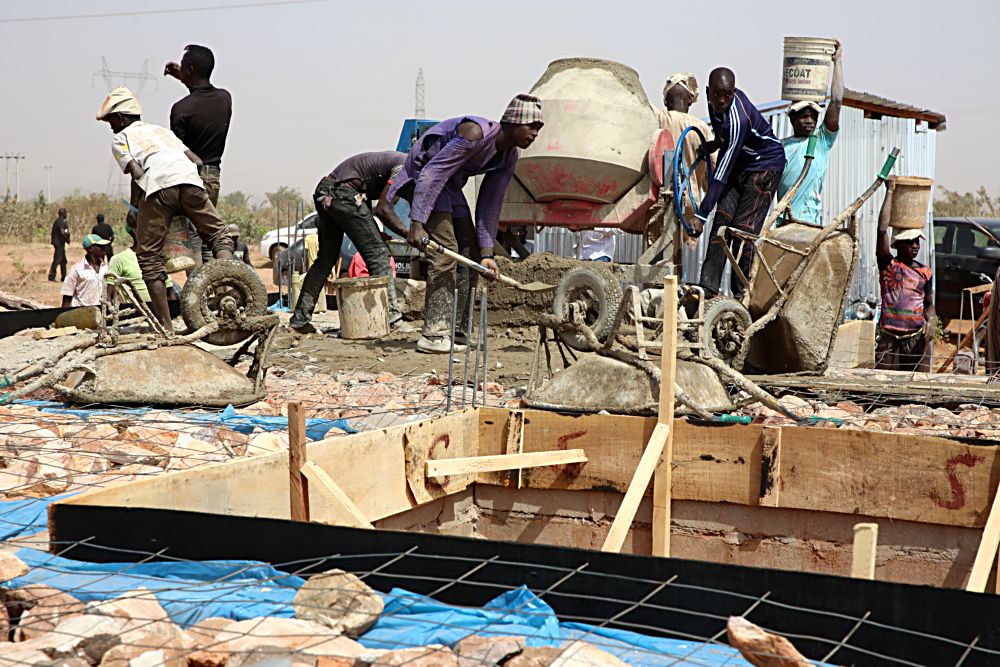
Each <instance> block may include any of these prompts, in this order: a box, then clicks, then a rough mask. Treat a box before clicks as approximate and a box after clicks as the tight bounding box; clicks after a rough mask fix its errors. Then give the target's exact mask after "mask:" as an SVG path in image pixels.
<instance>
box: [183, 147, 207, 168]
mask: <svg viewBox="0 0 1000 667" xmlns="http://www.w3.org/2000/svg"><path fill="white" fill-rule="evenodd" d="M184 155H187V159H189V160H191V161H192V162H194V163H195V165H197V166H198V167H203V166H204V165H205V163H204V162H202V160H201V158H200V157H198V156H197V155H195V154H194V153H192V152H191V151H184Z"/></svg>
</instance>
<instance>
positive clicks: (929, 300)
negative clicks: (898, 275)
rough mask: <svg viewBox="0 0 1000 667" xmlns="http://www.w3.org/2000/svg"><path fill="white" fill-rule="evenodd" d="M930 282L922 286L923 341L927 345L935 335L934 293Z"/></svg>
mask: <svg viewBox="0 0 1000 667" xmlns="http://www.w3.org/2000/svg"><path fill="white" fill-rule="evenodd" d="M931 285H932V283H931V281H930V280H928V281H927V284H926V285H924V340H926V341H927V342H928V343H929V342H931V341H932V340H934V336H935V335H936V334H937V313H935V311H934V291H933V290H932V289H931Z"/></svg>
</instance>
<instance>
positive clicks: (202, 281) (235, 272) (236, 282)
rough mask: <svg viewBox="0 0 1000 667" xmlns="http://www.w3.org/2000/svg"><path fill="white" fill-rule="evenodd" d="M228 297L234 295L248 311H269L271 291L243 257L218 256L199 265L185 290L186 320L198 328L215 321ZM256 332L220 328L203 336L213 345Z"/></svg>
mask: <svg viewBox="0 0 1000 667" xmlns="http://www.w3.org/2000/svg"><path fill="white" fill-rule="evenodd" d="M227 297H232V299H233V300H234V301H235V302H236V307H237V309H238V311H239V312H241V313H243V314H244V315H247V316H250V317H253V316H257V315H264V314H265V313H267V292H266V291H265V289H264V283H262V282H261V280H260V277H259V276H258V275H257V272H256V271H254V270H253V269H252V268H250V267H249V266H247V265H246V264H244V263H243V262H241V261H239V260H235V259H215V260H212V261H209V262H206V263H204V264H202V265H201V266H200V267H198V268H197V269H195V270H194V271H193V272H192V273H191V277H190V278H189V279H188V281H187V283H186V284H185V285H184V289H183V291H181V298H180V306H181V317H182V318H184V323H185V324H187V325H188V327H189V328H190V329H192V330H196V329H200V328H201V327H203V326H205V325H206V324H209V323H210V322H213V321H214V320H216V319H217V318H218V316H219V307H220V305H221V303H222V301H223V300H224V299H226V298H227ZM252 334H253V332H252V331H243V330H239V329H220V330H219V331H216V332H215V333H212V334H209V335H208V336H205V338H204V339H203V340H204V341H205V342H206V343H211V344H212V345H235V344H236V343H240V342H242V341H244V340H246V339H247V338H248V337H250V335H252Z"/></svg>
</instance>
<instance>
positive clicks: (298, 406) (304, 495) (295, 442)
mask: <svg viewBox="0 0 1000 667" xmlns="http://www.w3.org/2000/svg"><path fill="white" fill-rule="evenodd" d="M305 462H306V418H305V413H304V412H303V410H302V403H301V402H300V401H292V402H291V403H289V404H288V493H289V501H290V507H291V517H292V521H308V520H309V483H308V482H307V481H306V480H305V479H303V477H302V465H303V464H304V463H305Z"/></svg>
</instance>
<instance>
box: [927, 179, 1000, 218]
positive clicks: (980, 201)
mask: <svg viewBox="0 0 1000 667" xmlns="http://www.w3.org/2000/svg"><path fill="white" fill-rule="evenodd" d="M940 190H941V196H940V197H937V198H935V199H934V215H938V216H941V217H943V218H954V217H961V216H964V215H968V216H972V217H981V218H996V217H998V215H1000V197H991V196H990V194H989V192H987V191H986V188H985V187H983V186H980V187H979V189H978V190H976V191H975V192H964V193H963V192H958V191H956V190H949V189H948V188H946V187H943V186H941V187H940Z"/></svg>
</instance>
